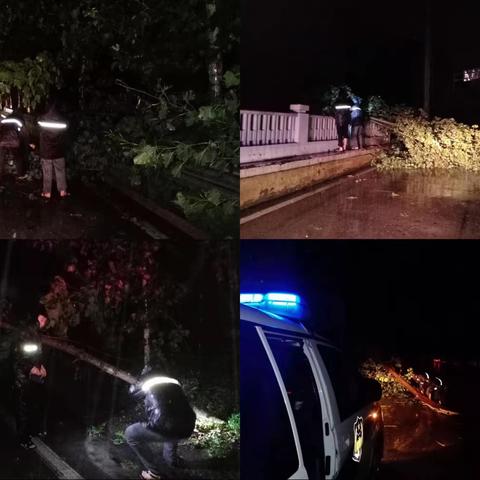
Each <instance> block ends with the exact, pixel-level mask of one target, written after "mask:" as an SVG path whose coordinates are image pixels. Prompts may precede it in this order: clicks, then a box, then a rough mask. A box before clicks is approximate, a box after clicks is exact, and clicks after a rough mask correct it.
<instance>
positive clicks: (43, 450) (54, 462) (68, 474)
mask: <svg viewBox="0 0 480 480" xmlns="http://www.w3.org/2000/svg"><path fill="white" fill-rule="evenodd" d="M32 442H33V443H34V444H35V446H36V447H37V448H36V449H35V452H36V453H37V455H39V456H40V458H41V459H42V461H43V463H45V465H46V466H47V467H48V468H50V469H51V470H52V471H53V472H54V473H55V475H56V476H57V478H60V479H64V480H83V477H82V476H81V475H80V474H79V473H78V472H77V471H76V470H74V469H73V468H72V467H71V466H70V465H69V464H68V463H67V462H65V461H64V460H62V459H61V458H60V457H59V456H58V455H57V454H56V453H55V452H54V451H53V450H52V449H51V448H50V447H49V446H47V445H46V444H45V443H44V442H42V440H40V439H39V438H38V437H33V438H32Z"/></svg>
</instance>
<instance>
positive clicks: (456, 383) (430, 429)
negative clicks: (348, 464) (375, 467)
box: [379, 367, 480, 480]
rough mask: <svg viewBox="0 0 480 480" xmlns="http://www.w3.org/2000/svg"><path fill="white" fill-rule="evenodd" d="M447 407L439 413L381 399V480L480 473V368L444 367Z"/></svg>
mask: <svg viewBox="0 0 480 480" xmlns="http://www.w3.org/2000/svg"><path fill="white" fill-rule="evenodd" d="M438 373H439V374H440V376H441V377H442V379H443V380H444V381H445V382H446V385H447V386H448V396H447V404H446V405H445V406H446V408H450V409H452V410H454V411H457V412H459V413H460V415H458V416H446V415H441V414H438V413H436V412H434V411H432V410H431V409H429V408H427V407H425V406H423V405H420V404H412V403H410V402H408V403H407V402H404V401H403V402H402V401H392V400H383V401H382V403H383V412H384V421H385V455H384V459H383V465H382V469H381V473H380V475H379V479H380V480H453V479H461V480H478V479H479V478H480V456H479V452H478V448H479V434H480V411H479V407H478V405H479V398H480V369H473V368H468V367H462V368H458V367H446V368H444V369H442V371H441V372H438Z"/></svg>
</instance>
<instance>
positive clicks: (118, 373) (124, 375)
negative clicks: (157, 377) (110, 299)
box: [0, 320, 138, 384]
mask: <svg viewBox="0 0 480 480" xmlns="http://www.w3.org/2000/svg"><path fill="white" fill-rule="evenodd" d="M0 326H1V327H2V328H5V329H7V330H14V331H18V330H19V329H18V328H17V327H14V326H13V325H10V324H9V323H7V322H4V321H1V320H0ZM40 340H41V342H42V343H43V344H45V345H48V346H49V347H52V348H55V349H57V350H61V351H62V352H65V353H68V354H70V355H72V356H73V357H75V358H78V359H79V360H82V361H84V362H87V363H90V364H91V365H94V366H95V367H97V368H99V369H100V370H102V371H104V372H105V373H108V374H109V375H112V376H113V377H116V378H119V379H120V380H123V381H124V382H127V383H130V384H135V383H137V382H138V379H137V378H136V377H134V376H133V375H131V374H130V373H128V372H125V371H124V370H120V369H119V368H116V367H114V366H113V365H110V364H109V363H107V362H104V361H103V360H100V359H98V358H96V357H94V356H93V355H90V354H89V353H87V352H84V351H83V350H80V349H79V348H77V347H74V346H73V345H70V344H69V343H67V342H68V339H65V340H58V339H56V338H52V337H49V336H48V335H40Z"/></svg>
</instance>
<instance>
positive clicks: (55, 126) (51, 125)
mask: <svg viewBox="0 0 480 480" xmlns="http://www.w3.org/2000/svg"><path fill="white" fill-rule="evenodd" d="M38 124H39V125H40V126H41V127H42V128H52V129H54V130H65V129H66V128H67V124H66V123H59V122H38Z"/></svg>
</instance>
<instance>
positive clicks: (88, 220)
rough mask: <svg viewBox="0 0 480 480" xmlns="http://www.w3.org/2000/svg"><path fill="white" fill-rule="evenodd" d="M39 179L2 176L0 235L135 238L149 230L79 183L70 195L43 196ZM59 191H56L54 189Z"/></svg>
mask: <svg viewBox="0 0 480 480" xmlns="http://www.w3.org/2000/svg"><path fill="white" fill-rule="evenodd" d="M40 191H41V190H40V183H39V182H38V181H34V182H29V181H18V180H17V181H16V182H15V181H14V179H13V178H12V177H10V178H8V177H5V178H3V179H2V183H1V185H0V239H11V238H18V239H35V240H40V239H52V238H53V239H75V238H98V239H106V238H132V239H144V238H146V237H147V236H146V234H145V233H144V232H143V231H142V230H140V229H139V228H138V227H136V226H135V225H133V224H132V223H131V222H130V221H129V220H128V218H127V216H126V215H125V216H123V215H122V214H121V213H120V212H119V211H117V210H116V209H114V208H112V207H110V206H109V205H107V204H105V202H102V201H101V200H100V199H99V198H97V197H96V196H95V195H92V192H91V191H90V190H87V189H86V188H85V187H83V186H82V185H81V184H79V183H73V184H72V185H71V189H70V192H71V196H70V197H69V198H67V199H60V198H59V197H58V195H56V194H54V197H53V198H52V200H50V201H49V202H46V201H44V200H43V199H41V198H40ZM55 193H56V192H55Z"/></svg>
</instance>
